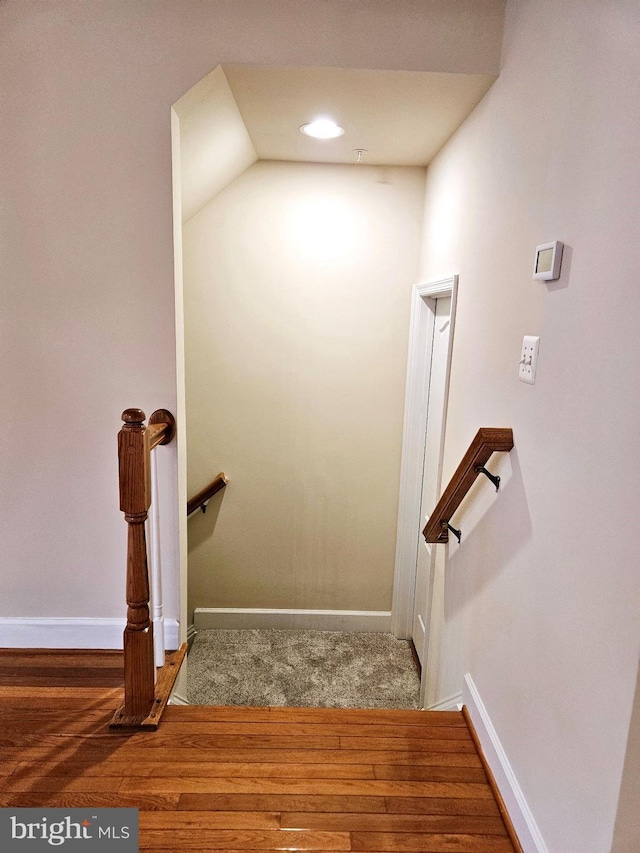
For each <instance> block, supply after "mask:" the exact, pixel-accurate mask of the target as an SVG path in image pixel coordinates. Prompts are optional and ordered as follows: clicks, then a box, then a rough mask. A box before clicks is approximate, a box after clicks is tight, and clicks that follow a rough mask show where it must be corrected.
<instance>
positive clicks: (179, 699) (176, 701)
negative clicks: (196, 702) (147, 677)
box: [169, 693, 191, 705]
mask: <svg viewBox="0 0 640 853" xmlns="http://www.w3.org/2000/svg"><path fill="white" fill-rule="evenodd" d="M190 704H191V703H190V702H187V700H186V699H185V698H184V696H181V695H180V694H179V693H172V694H171V696H170V697H169V705H190Z"/></svg>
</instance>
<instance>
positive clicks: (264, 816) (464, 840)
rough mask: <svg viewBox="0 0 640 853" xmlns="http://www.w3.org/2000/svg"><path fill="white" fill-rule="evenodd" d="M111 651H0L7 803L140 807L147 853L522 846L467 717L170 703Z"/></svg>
mask: <svg viewBox="0 0 640 853" xmlns="http://www.w3.org/2000/svg"><path fill="white" fill-rule="evenodd" d="M121 697H122V660H121V655H120V654H119V653H114V652H84V653H80V652H58V651H53V652H51V651H40V652H38V651H24V650H0V758H1V760H0V806H2V807H6V806H16V807H26V806H60V807H73V806H96V807H99V806H133V807H137V808H139V809H140V850H141V851H147V853H164V851H167V853H169V851H171V853H175V852H176V851H181V850H185V851H191V850H200V851H202V850H206V851H209V853H216V851H236V853H238V851H244V853H252V851H276V850H289V851H291V850H299V851H317V853H324V851H326V853H329V851H368V853H389V851H420V853H451V851H456V853H514V851H515V850H517V848H515V847H514V846H513V844H512V842H511V840H510V838H509V835H508V833H507V830H506V827H505V824H504V822H503V820H502V817H501V815H500V811H499V809H498V806H497V804H496V801H495V799H494V797H493V794H492V791H491V788H490V786H489V784H488V781H487V777H486V775H485V771H484V769H483V765H482V762H481V760H480V757H479V756H478V754H477V752H476V749H475V746H474V743H473V740H472V738H471V735H470V732H469V730H468V728H467V725H466V723H465V720H464V718H463V716H462V714H459V713H453V712H438V713H431V712H423V711H355V710H339V709H323V708H233V707H224V708H213V707H201V706H193V707H182V706H169V707H168V708H167V709H166V711H165V714H164V716H163V720H162V722H161V724H160V728H159V729H158V731H157V732H123V731H113V730H110V729H109V725H108V724H109V721H110V719H111V716H112V714H113V711H114V709H115V708H116V706H117V705H118V704H119V702H120V700H121Z"/></svg>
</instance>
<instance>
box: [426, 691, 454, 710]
mask: <svg viewBox="0 0 640 853" xmlns="http://www.w3.org/2000/svg"><path fill="white" fill-rule="evenodd" d="M461 703H462V693H456V694H454V695H453V696H449V697H448V698H447V699H442V700H441V701H440V702H436V704H435V705H429V707H428V708H427V709H426V710H427V711H459V710H460V705H461Z"/></svg>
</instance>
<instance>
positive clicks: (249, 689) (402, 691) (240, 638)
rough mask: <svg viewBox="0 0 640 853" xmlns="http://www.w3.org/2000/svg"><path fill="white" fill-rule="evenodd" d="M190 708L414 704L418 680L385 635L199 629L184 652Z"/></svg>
mask: <svg viewBox="0 0 640 853" xmlns="http://www.w3.org/2000/svg"><path fill="white" fill-rule="evenodd" d="M187 689H188V693H187V698H188V701H189V702H190V703H191V704H192V705H251V706H254V707H255V706H257V707H266V706H269V705H287V706H292V707H314V706H315V707H323V708H398V709H414V708H418V707H419V702H420V678H419V676H418V672H417V670H416V666H415V664H414V661H413V656H412V654H411V649H410V647H409V644H408V643H407V642H406V641H404V640H398V639H396V638H395V637H394V636H393V635H392V634H369V633H367V634H358V633H351V632H336V631H274V630H264V631H263V630H244V631H226V630H215V631H199V632H198V635H197V636H196V639H195V642H194V644H193V647H192V649H191V652H190V653H189V662H188V688H187Z"/></svg>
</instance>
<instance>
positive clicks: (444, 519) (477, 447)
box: [422, 427, 513, 542]
mask: <svg viewBox="0 0 640 853" xmlns="http://www.w3.org/2000/svg"><path fill="white" fill-rule="evenodd" d="M512 448H513V430H511V429H509V428H507V427H480V429H479V430H478V432H477V433H476V436H475V438H474V439H473V441H472V442H471V444H470V445H469V449H468V450H467V452H466V453H465V455H464V456H463V458H462V462H461V463H460V464H459V465H458V467H457V469H456V471H455V474H454V475H453V477H452V478H451V480H450V482H449V485H448V486H447V488H446V489H445V490H444V492H443V493H442V497H441V498H440V500H439V501H438V503H437V504H436V508H435V509H434V510H433V512H432V513H431V515H430V516H429V521H428V522H427V525H426V527H425V528H424V530H423V531H422V534H423V536H424V538H425V540H426V541H427V542H448V541H449V530H451V531H452V532H454V533H455V534H456V535H457V536H459V531H456V530H454V528H452V527H451V526H450V524H449V522H450V521H451V518H452V516H453V514H454V512H455V511H456V510H457V509H458V507H459V506H460V504H461V503H462V501H463V500H464V497H465V495H466V494H467V492H468V491H469V489H470V488H471V486H472V485H473V483H474V482H475V479H476V477H477V476H478V475H479V474H488V472H487V471H486V469H485V468H484V466H485V465H486V464H487V462H488V461H489V459H490V457H491V455H492V454H493V453H495V452H497V451H509V450H511V449H512ZM490 479H491V480H492V481H493V482H494V484H495V485H496V488H497V487H498V485H499V482H500V481H499V478H494V477H490ZM496 480H497V482H496Z"/></svg>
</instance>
